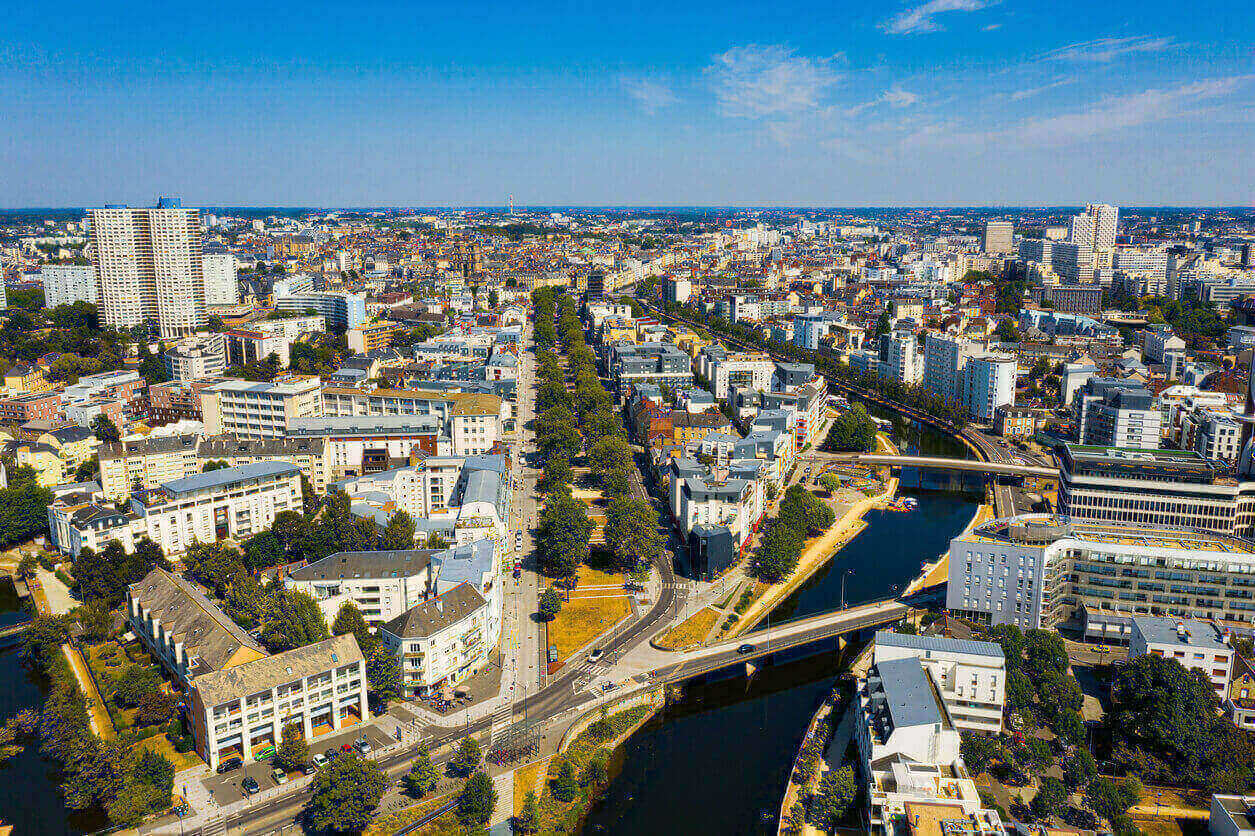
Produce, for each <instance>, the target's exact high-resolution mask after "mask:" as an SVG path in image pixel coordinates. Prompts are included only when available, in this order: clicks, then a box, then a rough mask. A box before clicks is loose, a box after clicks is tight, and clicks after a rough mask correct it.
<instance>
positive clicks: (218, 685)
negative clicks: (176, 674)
mask: <svg viewBox="0 0 1255 836" xmlns="http://www.w3.org/2000/svg"><path fill="white" fill-rule="evenodd" d="M366 690H367V682H366V660H365V659H364V658H363V657H362V651H361V649H360V648H359V647H358V646H357V639H355V638H354V637H353V634H352V633H346V634H344V635H342V636H333V637H332V638H330V639H327V640H326V641H321V642H315V643H314V644H308V645H305V646H304V647H298V648H296V649H294V650H287V651H284V652H283V653H276V654H275V655H273V656H264V657H262V658H260V659H255V660H253V661H251V662H245V663H243V664H240V665H234V666H232V667H229V668H225V669H223V670H216V671H210V672H208V673H204V674H201V675H200V676H197V677H196V678H195V679H193V680H192V682H191V694H190V697H191V699H190V700H189V703H190V705H189V707H188V717H189V719H190V721H191V726H192V734H193V736H194V737H195V738H196V752H197V754H199V755H200V756H201V757H202V758H203V759H204V761H205V763H206V764H207V765H208V766H209V769H210V770H214V769H217V768H218V765H219V764H220V763H222V762H223V761H224V760H226V759H228V758H233V757H235V758H240V759H241V760H242V761H244V762H245V763H250V762H252V761H254V760H256V759H257V758H258V757H259V756H260V757H262V758H265V757H269V755H270V754H272V753H273V752H274V750H275V748H276V747H278V746H279V744H280V743H282V741H283V730H284V729H285V728H286V727H288V726H290V725H295V726H298V727H299V728H300V729H301V733H302V735H303V736H304V738H305V741H306V742H307V743H309V744H310V745H311V746H312V745H316V743H317V740H318V738H320V737H323V736H325V735H329V734H332V733H334V732H338V731H340V730H342V729H345V728H351V727H353V726H357V725H360V724H362V723H363V722H366V721H369V719H370V714H369V709H368V707H367V702H366Z"/></svg>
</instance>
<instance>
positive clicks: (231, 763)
mask: <svg viewBox="0 0 1255 836" xmlns="http://www.w3.org/2000/svg"><path fill="white" fill-rule="evenodd" d="M243 765H244V761H243V760H241V759H240V758H227V759H226V760H224V761H223V762H222V763H220V764H218V774H219V775H221V774H223V773H224V772H230V771H231V770H233V769H239V768H240V767H241V766H243Z"/></svg>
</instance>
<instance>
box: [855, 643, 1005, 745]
mask: <svg viewBox="0 0 1255 836" xmlns="http://www.w3.org/2000/svg"><path fill="white" fill-rule="evenodd" d="M872 654H873V655H872V662H873V664H877V665H879V664H880V663H881V662H884V661H887V660H890V659H907V658H911V659H918V660H919V661H920V664H921V665H923V666H924V670H925V671H927V672H928V675H929V676H930V677H931V678H932V681H933V684H934V685H935V686H936V687H937V690H938V691H939V692H940V694H941V699H942V700H943V701H944V702H945V704H946V708H947V709H948V710H949V713H950V718H951V719H952V720H953V721H954V725H955V728H957V729H959V730H960V731H964V730H967V731H978V732H987V733H989V734H998V733H999V732H1000V731H1002V709H1003V708H1004V707H1005V706H1006V685H1007V682H1006V680H1007V665H1006V659H1005V658H1004V656H1003V653H1002V647H1001V646H999V645H997V644H995V643H993V642H980V641H961V640H959V639H947V638H940V637H936V636H911V635H907V634H905V633H893V632H890V631H888V630H879V631H877V632H876V640H875V644H874V647H873V650H872Z"/></svg>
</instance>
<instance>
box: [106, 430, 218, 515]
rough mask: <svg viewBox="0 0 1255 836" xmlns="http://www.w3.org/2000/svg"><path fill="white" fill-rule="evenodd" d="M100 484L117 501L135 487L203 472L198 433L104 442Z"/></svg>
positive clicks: (150, 486)
mask: <svg viewBox="0 0 1255 836" xmlns="http://www.w3.org/2000/svg"><path fill="white" fill-rule="evenodd" d="M97 455H98V456H99V459H100V487H101V489H102V491H103V493H104V498H105V499H107V500H109V501H111V502H117V501H119V500H123V499H126V498H127V497H129V496H130V495H131V491H132V490H133V489H135V488H155V487H157V486H158V485H161V484H164V483H166V482H173V481H174V480H176V479H182V478H183V477H185V476H195V475H196V474H197V473H200V472H201V463H200V460H199V459H198V458H197V456H196V436H194V435H168V436H156V437H150V438H145V439H136V440H134V441H117V442H111V443H106V444H102V445H100V449H99V450H98V451H97Z"/></svg>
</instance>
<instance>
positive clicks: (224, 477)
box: [163, 462, 301, 494]
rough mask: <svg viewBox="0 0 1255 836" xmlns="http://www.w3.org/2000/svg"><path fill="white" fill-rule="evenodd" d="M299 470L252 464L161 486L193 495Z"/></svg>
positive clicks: (281, 465)
mask: <svg viewBox="0 0 1255 836" xmlns="http://www.w3.org/2000/svg"><path fill="white" fill-rule="evenodd" d="M300 472H301V469H300V468H299V467H297V466H296V465H294V464H292V463H290V462H254V463H252V464H242V465H240V466H239V467H224V468H222V469H221V470H211V471H210V472H208V473H197V474H196V475H195V476H184V477H183V478H182V479H175V480H173V481H170V482H166V484H165V485H164V486H163V487H164V488H165V489H166V490H167V491H169V492H171V493H174V494H184V493H194V492H195V491H203V490H207V489H209V488H221V487H225V486H227V485H233V484H235V483H236V482H243V481H245V480H247V479H262V478H265V477H267V476H285V475H288V474H292V473H300Z"/></svg>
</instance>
